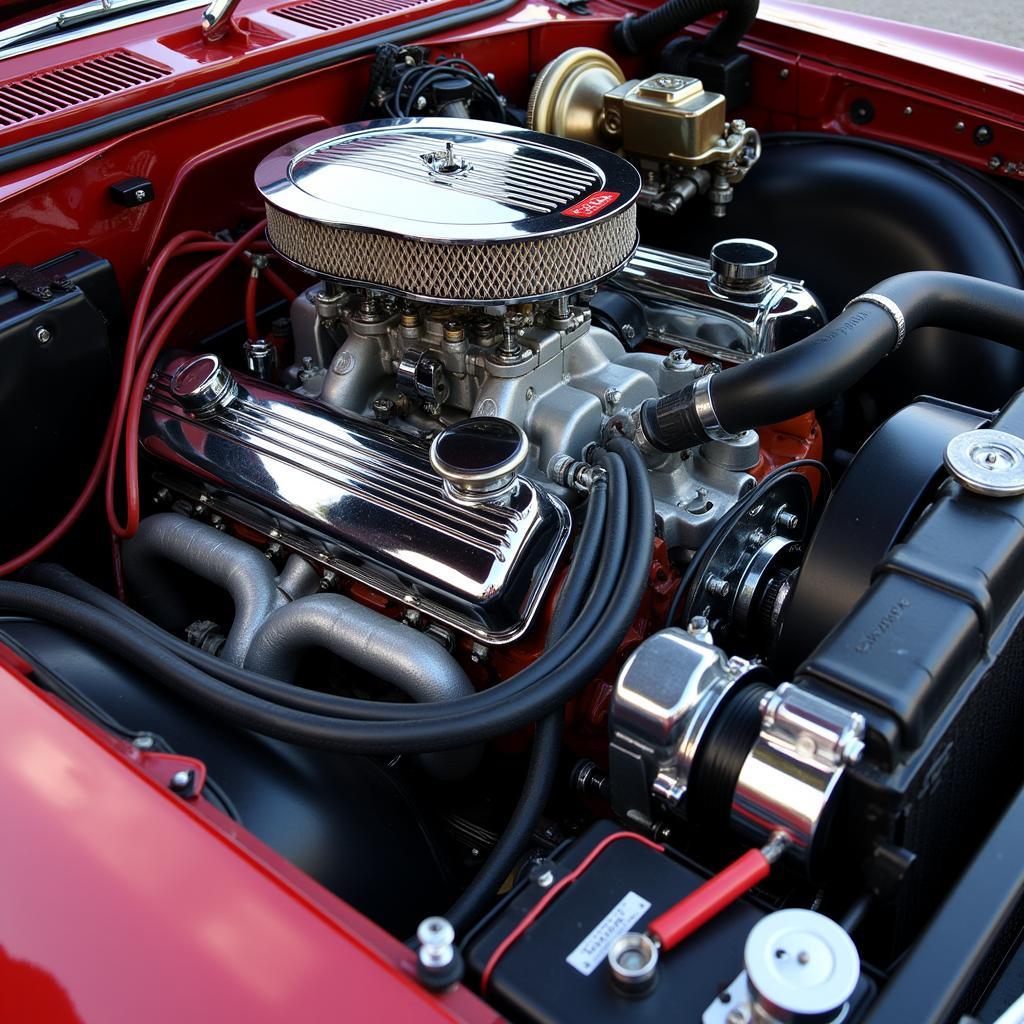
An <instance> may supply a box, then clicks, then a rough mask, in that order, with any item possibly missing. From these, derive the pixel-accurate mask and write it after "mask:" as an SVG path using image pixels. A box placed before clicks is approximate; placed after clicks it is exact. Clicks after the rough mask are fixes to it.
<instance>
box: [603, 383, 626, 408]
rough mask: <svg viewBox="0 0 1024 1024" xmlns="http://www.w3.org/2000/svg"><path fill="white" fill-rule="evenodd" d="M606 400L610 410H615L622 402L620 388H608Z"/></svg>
mask: <svg viewBox="0 0 1024 1024" xmlns="http://www.w3.org/2000/svg"><path fill="white" fill-rule="evenodd" d="M604 400H605V402H606V403H607V405H608V408H609V409H614V408H615V406H617V405H618V404H619V402H621V401H622V392H621V391H620V390H619V389H618V388H608V390H607V391H605V393H604Z"/></svg>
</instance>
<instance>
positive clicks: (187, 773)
mask: <svg viewBox="0 0 1024 1024" xmlns="http://www.w3.org/2000/svg"><path fill="white" fill-rule="evenodd" d="M192 777H193V772H192V769H191V768H182V769H181V770H180V771H176V772H175V773H174V774H173V775H172V776H171V789H173V790H174V791H175V792H178V793H182V792H184V791H185V790H186V789H188V788H189V786H191V785H192Z"/></svg>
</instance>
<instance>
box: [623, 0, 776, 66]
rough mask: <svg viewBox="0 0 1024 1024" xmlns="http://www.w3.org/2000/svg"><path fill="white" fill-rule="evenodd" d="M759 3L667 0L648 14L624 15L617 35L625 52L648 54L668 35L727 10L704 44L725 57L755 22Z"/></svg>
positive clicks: (751, 0)
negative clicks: (710, 15)
mask: <svg viewBox="0 0 1024 1024" xmlns="http://www.w3.org/2000/svg"><path fill="white" fill-rule="evenodd" d="M759 3H760V0H667V2H666V3H663V4H662V5H661V6H660V7H655V9H654V10H653V11H648V13H647V14H641V15H639V16H633V15H629V16H627V17H625V18H623V19H622V21H620V22H619V23H618V24H617V25H616V26H615V29H614V30H613V38H614V40H615V45H616V46H617V47H618V48H619V49H620V50H621V51H622V52H623V53H628V54H631V55H632V54H637V53H645V52H647V51H649V50H650V49H652V48H653V46H654V45H655V44H656V43H657V42H658V41H659V40H661V39H664V38H665V37H666V36H670V35H673V34H674V33H676V32H678V31H679V30H680V29H683V28H686V26H687V25H692V24H693V22H695V21H699V20H700V19H701V18H706V17H707V16H708V15H709V14H715V13H716V12H718V11H724V12H725V17H724V18H723V19H722V20H721V21H720V22H719V23H718V24H717V25H716V26H715V27H714V28H713V29H712V30H711V31H710V32H709V33H708V34H707V36H705V37H704V40H703V42H702V43H701V44H700V48H701V50H702V51H703V52H704V53H709V54H712V55H713V56H715V57H724V56H727V55H728V54H730V53H732V52H733V51H734V50H735V49H736V47H737V46H738V45H739V41H740V40H741V39H742V38H743V37H744V35H746V32H747V29H749V28H750V26H751V25H753V23H754V19H755V18H756V17H757V8H758V4H759Z"/></svg>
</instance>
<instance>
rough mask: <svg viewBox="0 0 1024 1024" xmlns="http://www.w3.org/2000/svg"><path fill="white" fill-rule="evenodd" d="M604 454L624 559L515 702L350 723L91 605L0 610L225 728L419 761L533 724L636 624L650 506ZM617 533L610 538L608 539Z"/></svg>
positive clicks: (36, 602)
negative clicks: (131, 665) (136, 675)
mask: <svg viewBox="0 0 1024 1024" xmlns="http://www.w3.org/2000/svg"><path fill="white" fill-rule="evenodd" d="M609 447H610V448H611V449H612V450H613V451H615V452H616V454H617V455H618V456H619V458H620V459H621V460H622V461H623V462H624V463H625V466H626V469H625V472H626V474H627V476H628V478H629V483H630V491H631V493H632V494H635V496H636V500H635V501H634V502H633V503H632V504H631V506H630V513H629V519H628V522H626V523H622V522H609V528H608V530H607V531H606V533H605V544H604V548H603V550H602V562H604V563H605V566H608V561H607V560H606V558H605V555H606V553H607V552H608V550H609V549H610V548H613V547H614V546H615V544H616V543H618V540H620V539H621V533H622V532H625V533H626V535H627V537H628V543H627V546H626V557H625V559H624V560H622V561H620V562H619V563H618V565H614V564H613V565H612V566H611V567H610V569H608V568H605V567H603V568H602V570H601V571H599V572H598V578H597V584H598V587H597V588H595V591H594V592H592V593H591V594H590V595H589V597H588V601H587V605H586V607H585V608H584V615H581V620H582V619H583V618H585V613H586V612H587V610H588V609H589V608H590V607H591V606H592V605H593V603H594V596H595V593H596V590H597V589H600V585H601V584H602V583H603V581H604V579H606V578H607V576H606V573H607V572H608V571H611V574H612V576H611V578H612V579H613V580H614V587H613V589H612V593H611V597H610V599H609V601H608V603H607V605H606V606H605V607H604V608H603V610H602V611H601V613H600V614H599V615H598V616H597V622H596V625H595V626H594V628H593V629H592V630H590V631H589V632H588V634H587V636H585V637H584V638H583V642H581V643H579V645H578V647H576V648H575V655H574V656H573V657H572V658H569V659H567V660H566V661H565V662H564V663H562V664H560V665H558V666H557V667H556V668H555V669H554V670H553V671H551V672H550V673H549V674H548V675H547V676H546V677H544V678H542V679H540V680H539V681H537V682H536V683H535V684H534V685H531V686H530V687H528V688H525V689H522V690H521V691H520V692H516V693H515V696H514V697H508V696H507V694H506V693H504V692H502V690H503V687H502V686H496V687H493V688H492V689H490V690H488V691H485V692H484V693H480V694H476V695H474V696H473V697H465V698H460V699H459V700H458V701H451V702H448V703H447V704H446V705H445V710H452V709H453V707H454V705H456V704H462V705H469V706H468V707H466V709H465V710H464V711H462V712H461V713H457V714H456V713H452V714H451V715H448V716H446V717H445V718H443V719H441V720H434V719H432V718H431V717H429V716H428V715H417V716H416V717H415V718H411V719H405V720H393V719H389V720H387V721H351V720H347V719H336V718H328V717H325V716H323V715H313V714H309V713H306V712H301V711H296V710H294V709H291V708H284V707H281V706H280V705H277V704H273V703H270V702H268V701H265V700H261V699H259V698H256V697H253V696H251V695H250V694H248V693H243V692H240V691H238V690H237V689H235V688H233V687H231V686H229V685H227V684H225V683H223V682H222V681H221V680H219V679H216V678H214V677H212V676H210V675H207V674H206V673H204V672H202V671H200V670H199V669H197V668H195V667H194V666H193V665H191V664H188V663H187V662H185V661H183V660H182V659H180V658H178V657H177V656H176V655H174V654H172V653H171V652H169V651H168V650H166V649H165V648H164V647H162V646H161V645H156V644H153V643H152V642H151V640H150V639H149V637H147V636H146V635H145V634H144V633H141V632H139V631H138V630H134V629H132V628H131V627H129V626H127V625H126V624H125V623H124V622H122V621H120V620H118V619H114V618H112V617H110V616H109V615H107V614H105V613H103V612H100V611H98V610H97V609H95V608H93V607H92V606H91V605H88V604H85V603H83V602H81V601H77V600H75V599H74V598H70V597H67V596H65V595H62V594H57V593H54V592H52V591H49V590H45V589H42V588H39V587H33V586H31V585H28V584H23V583H10V582H0V608H2V609H5V610H8V611H12V612H16V613H22V614H26V615H32V616H35V617H37V618H40V619H43V620H45V621H48V622H53V623H55V624H57V625H61V626H63V627H65V628H67V629H69V630H71V631H73V632H77V633H79V634H80V635H82V636H83V637H85V638H86V639H87V640H89V641H91V642H94V643H97V644H99V645H100V646H102V647H104V648H105V649H107V650H110V651H112V652H114V653H115V654H118V655H120V656H122V657H126V658H129V659H131V660H132V661H134V662H135V663H136V664H137V665H138V666H139V667H140V668H141V669H142V670H143V671H146V672H148V673H149V674H150V675H152V676H153V677H154V678H156V679H157V680H159V681H160V682H162V683H164V684H165V685H167V686H169V687H171V688H172V689H174V690H175V691H176V692H178V693H180V694H181V695H182V696H183V697H185V698H186V699H189V700H193V701H195V702H196V703H198V704H200V705H202V706H204V707H206V708H207V709H209V710H211V711H212V712H214V713H215V714H218V715H220V716H222V717H224V718H226V719H227V720H229V721H231V722H232V723H233V724H235V725H238V726H240V727H242V728H248V729H252V730H253V731H254V732H260V733H263V734H265V735H268V736H272V737H275V738H277V739H281V740H284V741H286V742H291V743H296V744H299V745H303V746H311V747H321V748H327V749H333V750H345V751H348V752H351V753H363V754H389V753H390V754H396V753H422V752H424V751H430V750H451V749H454V748H457V747H462V746H466V745H469V744H472V743H479V742H483V741H485V740H488V739H493V738H495V737H497V736H500V735H503V734H506V733H508V732H512V731H514V730H515V729H518V728H521V727H522V726H524V725H527V724H530V723H532V722H535V721H537V720H538V719H539V718H541V717H543V716H544V715H547V714H548V713H550V712H551V711H554V710H555V709H556V708H558V707H560V706H561V705H562V704H564V703H565V702H566V701H567V700H569V699H570V698H571V697H572V696H574V695H575V694H576V693H577V692H579V690H580V689H582V688H583V686H585V685H586V683H587V682H589V681H590V680H591V679H592V678H593V677H594V676H595V675H596V674H597V672H598V671H599V670H600V669H601V668H602V667H603V666H604V664H605V663H606V662H607V661H608V659H609V658H610V657H611V655H612V654H613V653H614V651H615V649H616V647H617V646H618V644H619V642H620V641H621V639H622V637H623V636H624V635H625V633H626V631H627V630H628V628H629V626H630V625H631V624H632V622H633V619H634V618H635V616H636V612H637V609H638V608H639V604H640V601H641V599H642V598H643V595H644V592H645V590H646V586H647V580H648V575H649V571H650V560H651V549H652V545H653V539H654V502H653V498H652V496H651V492H650V485H649V482H648V480H647V474H646V468H645V466H644V463H643V460H642V459H641V458H640V456H639V454H638V453H637V452H636V451H635V450H634V449H633V448H632V446H631V445H629V444H627V443H625V442H623V441H621V440H617V441H613V442H612V443H611V445H610V446H609ZM617 462H618V460H617V459H611V460H609V465H610V466H612V467H614V466H615V465H616V463H617ZM638 481H639V486H638ZM616 535H618V539H616V540H613V539H612V538H616ZM579 627H580V623H579V622H577V623H574V624H573V625H572V626H571V627H570V629H569V632H568V633H567V634H566V636H565V637H564V638H563V640H562V641H560V642H559V644H556V645H555V649H557V648H558V647H561V646H562V644H564V643H566V641H568V639H569V636H570V635H571V634H574V633H578V631H579ZM540 660H541V659H538V661H540ZM527 674H528V671H524V672H522V673H519V674H518V676H516V677H513V679H514V680H516V681H518V680H519V679H520V677H522V676H525V675H527ZM511 681H512V680H510V681H509V682H511ZM431 707H432V706H431V705H413V706H406V705H396V706H395V708H394V710H397V709H398V708H406V709H407V710H417V711H421V712H422V711H427V710H428V709H430V708H431Z"/></svg>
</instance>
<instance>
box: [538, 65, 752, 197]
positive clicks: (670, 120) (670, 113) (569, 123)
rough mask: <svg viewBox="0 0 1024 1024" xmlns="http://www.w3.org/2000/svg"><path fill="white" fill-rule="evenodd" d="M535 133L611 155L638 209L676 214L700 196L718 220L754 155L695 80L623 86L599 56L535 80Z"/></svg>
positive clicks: (720, 100) (663, 77)
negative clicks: (618, 155)
mask: <svg viewBox="0 0 1024 1024" xmlns="http://www.w3.org/2000/svg"><path fill="white" fill-rule="evenodd" d="M527 123H528V124H529V125H530V127H531V128H533V129H535V130H536V131H541V132H549V133H551V134H552V135H559V136H562V137H563V138H568V139H579V140H580V141H582V142H589V143H591V144H593V145H599V146H605V147H608V148H614V149H619V150H621V152H622V153H623V155H624V156H626V157H627V159H629V160H630V161H631V162H632V163H633V164H635V165H636V167H637V169H638V170H639V171H640V173H641V174H642V176H643V179H644V185H643V190H642V191H641V193H640V202H641V203H642V204H644V205H646V206H649V207H650V208H651V209H653V210H655V211H657V212H658V213H667V214H674V213H677V212H678V211H679V210H680V208H681V207H682V206H683V204H684V203H685V202H687V201H688V200H689V199H692V198H693V197H694V196H696V195H698V194H701V195H703V194H707V196H708V198H709V199H710V201H711V209H712V213H713V215H714V216H716V217H724V216H725V213H726V208H727V206H728V204H729V203H730V202H731V201H732V197H733V187H734V186H735V185H737V184H738V183H739V182H741V181H742V180H743V179H744V177H746V175H747V172H748V171H749V170H750V168H751V167H753V166H754V164H755V163H757V161H758V159H759V157H760V155H761V140H760V136H759V135H758V133H757V131H756V130H755V129H754V128H751V127H750V126H749V125H747V124H746V122H745V121H742V120H740V119H738V118H737V119H734V120H732V121H727V120H726V115H725V97H724V96H723V95H722V94H721V93H716V92H709V91H707V90H706V89H705V88H704V86H703V85H702V84H701V82H700V80H699V79H697V78H691V77H689V76H687V75H674V74H666V73H661V74H656V75H651V76H650V77H649V78H645V79H643V80H640V79H632V80H630V81H626V76H625V75H624V74H623V72H622V69H621V68H620V67H619V65H618V64H617V63H616V62H615V61H614V60H613V59H612V58H611V57H609V56H608V55H607V54H606V53H603V52H602V51H600V50H595V49H591V48H589V47H585V46H579V47H576V48H574V49H571V50H566V52H565V53H563V54H561V55H560V56H559V57H556V58H555V60H553V61H551V63H550V64H548V65H546V66H545V67H544V68H543V70H542V71H541V72H540V74H539V75H538V76H537V81H536V82H535V83H534V86H533V91H532V92H531V94H530V102H529V107H528V113H527Z"/></svg>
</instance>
